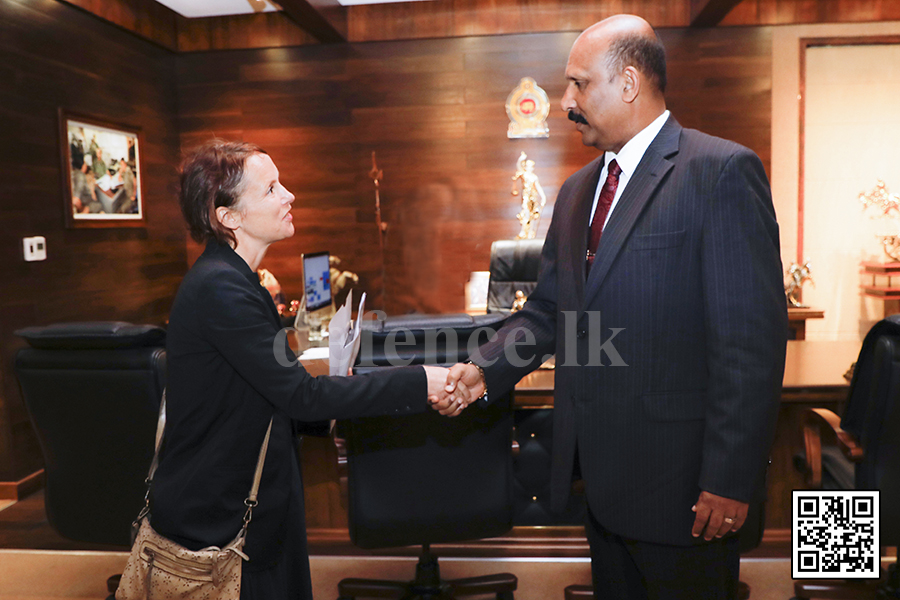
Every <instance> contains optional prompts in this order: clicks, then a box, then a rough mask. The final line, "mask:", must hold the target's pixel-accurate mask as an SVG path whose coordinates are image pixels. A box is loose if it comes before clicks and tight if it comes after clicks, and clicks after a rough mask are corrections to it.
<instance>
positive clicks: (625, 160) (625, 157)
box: [588, 111, 669, 229]
mask: <svg viewBox="0 0 900 600" xmlns="http://www.w3.org/2000/svg"><path fill="white" fill-rule="evenodd" d="M668 118H669V111H665V112H663V114H661V115H659V116H658V117H656V119H655V120H654V121H653V122H652V123H650V124H649V125H647V126H646V127H644V128H643V129H642V130H641V131H640V133H638V134H637V135H635V136H634V137H633V138H631V139H630V140H628V143H626V144H625V145H624V146H622V149H621V150H619V153H618V154H614V153H612V152H607V153H606V157H605V160H604V161H603V169H602V170H601V171H600V181H599V182H597V189H596V190H595V191H594V204H593V206H592V207H591V218H590V219H589V220H588V223H591V221H593V219H594V211H596V210H597V202H598V201H599V200H600V190H602V189H603V184H604V183H605V182H606V175H607V170H608V168H609V163H610V162H612V161H613V160H615V161H616V163H618V165H619V168H620V169H622V172H621V173H619V186H618V187H617V188H616V195H615V197H614V198H613V202H612V205H610V207H609V212H608V213H607V214H606V221H604V222H603V228H604V229H606V224H607V223H609V218H610V217H611V216H612V214H613V211H614V210H615V209H616V205H617V204H618V203H619V198H621V197H622V192H623V191H624V190H625V186H627V185H628V181H629V180H630V179H631V175H632V174H633V173H634V171H635V169H637V167H638V165H639V164H640V163H641V159H642V158H644V153H645V152H647V148H649V147H650V144H651V143H652V142H653V140H654V139H656V136H657V135H659V131H660V130H661V129H662V126H663V125H665V123H666V120H667V119H668ZM589 226H590V225H589Z"/></svg>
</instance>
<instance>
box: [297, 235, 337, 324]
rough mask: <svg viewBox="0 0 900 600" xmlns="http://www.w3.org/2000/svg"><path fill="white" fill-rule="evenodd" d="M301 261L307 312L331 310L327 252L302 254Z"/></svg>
mask: <svg viewBox="0 0 900 600" xmlns="http://www.w3.org/2000/svg"><path fill="white" fill-rule="evenodd" d="M302 261H303V290H304V295H305V296H306V311H307V313H309V314H310V315H312V314H313V313H315V312H317V311H324V310H325V309H327V310H331V268H330V266H329V265H328V252H327V251H325V252H315V253H313V254H304V255H302Z"/></svg>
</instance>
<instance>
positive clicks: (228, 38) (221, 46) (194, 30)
mask: <svg viewBox="0 0 900 600" xmlns="http://www.w3.org/2000/svg"><path fill="white" fill-rule="evenodd" d="M306 44H318V40H316V38H314V37H313V36H311V35H310V34H308V33H306V32H305V31H303V30H302V29H300V27H298V26H297V25H296V23H294V22H293V21H291V20H290V19H288V18H287V17H285V16H284V15H283V14H282V13H278V12H266V13H256V14H251V15H234V16H227V17H208V18H205V19H186V18H184V17H181V16H180V15H179V16H178V51H179V52H198V51H206V50H229V49H244V48H278V47H282V46H304V45H306Z"/></svg>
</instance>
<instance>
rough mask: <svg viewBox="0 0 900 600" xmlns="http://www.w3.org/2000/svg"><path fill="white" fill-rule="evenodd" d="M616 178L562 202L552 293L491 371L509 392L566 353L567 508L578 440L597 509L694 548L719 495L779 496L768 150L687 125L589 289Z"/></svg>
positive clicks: (618, 215) (666, 135) (636, 184)
mask: <svg viewBox="0 0 900 600" xmlns="http://www.w3.org/2000/svg"><path fill="white" fill-rule="evenodd" d="M601 166H602V157H600V158H599V159H597V160H595V161H593V162H592V163H590V164H589V165H587V166H586V167H584V168H583V169H581V170H580V171H578V172H577V173H576V174H574V175H573V176H572V177H570V178H569V179H568V180H567V181H566V182H565V184H564V185H563V186H562V188H561V189H560V192H559V196H558V198H557V201H556V205H555V207H554V211H553V220H552V222H551V224H550V229H549V232H548V235H547V239H546V242H545V244H544V249H543V255H542V265H541V272H540V275H539V281H538V285H537V287H536V288H535V290H534V291H533V292H532V294H531V295H530V296H529V299H528V302H527V303H526V305H525V308H524V309H523V310H521V311H519V312H518V313H516V314H515V315H513V316H512V317H511V318H510V319H509V321H508V322H507V324H506V325H505V326H504V327H503V329H502V330H501V332H500V336H499V338H498V339H497V340H496V341H494V342H492V343H490V344H488V345H486V346H483V347H482V348H481V351H480V354H481V356H480V357H476V359H475V360H476V362H479V363H480V364H482V365H483V366H485V369H484V370H485V377H486V380H487V386H488V391H489V393H490V395H499V394H503V393H505V392H506V391H507V390H509V389H511V388H512V387H513V386H514V385H515V383H516V382H517V381H518V380H519V379H520V378H521V377H522V376H523V375H525V374H526V373H528V372H529V371H531V370H532V369H534V368H536V367H537V366H538V365H539V364H540V361H541V360H542V359H543V358H544V357H545V356H546V355H549V354H552V353H553V352H556V355H557V357H556V365H557V367H556V389H555V394H554V402H555V404H554V407H555V410H554V438H553V443H554V448H553V469H554V471H553V474H552V482H551V504H552V506H553V507H554V508H555V509H560V508H562V507H563V506H564V505H565V502H566V500H567V499H568V494H569V490H570V488H571V477H572V471H573V460H574V456H575V449H576V441H577V447H578V454H579V460H580V465H581V471H582V475H583V477H584V481H585V492H586V496H587V500H588V503H589V506H590V508H591V511H592V512H593V513H594V515H595V516H596V517H597V518H598V519H599V521H600V522H601V523H602V524H603V525H604V526H605V527H606V528H607V529H609V530H610V531H613V532H615V533H617V534H620V535H623V536H625V537H628V538H632V539H637V540H643V541H649V542H657V543H666V544H678V545H687V544H692V543H696V540H694V538H692V536H691V526H692V524H693V521H694V513H693V512H692V511H691V506H692V505H693V504H694V502H695V501H696V500H697V497H698V495H699V493H700V491H701V490H706V491H709V492H712V493H714V494H719V495H721V496H726V497H729V498H734V499H737V500H741V501H744V502H749V501H751V500H753V499H756V498H758V496H759V494H760V493H763V492H764V487H763V481H764V473H765V466H766V461H767V457H768V452H769V449H770V446H771V443H772V440H773V437H774V428H775V419H776V416H777V411H778V405H779V398H780V391H781V383H782V377H783V372H784V355H785V345H786V338H787V330H788V326H787V310H786V306H785V296H784V288H783V280H782V269H781V258H780V254H779V239H778V225H777V223H776V221H775V211H774V208H773V205H772V199H771V194H770V191H769V184H768V181H767V179H766V174H765V171H764V170H763V166H762V164H761V163H760V160H759V158H757V156H756V155H755V154H753V153H752V152H751V151H750V150H748V149H746V148H743V147H741V146H739V145H737V144H734V143H732V142H728V141H725V140H721V139H718V138H714V137H711V136H708V135H705V134H702V133H700V132H698V131H694V130H689V129H682V127H681V126H680V125H679V124H678V123H677V122H676V121H675V119H674V118H671V117H670V118H669V120H668V121H667V122H666V124H665V125H664V126H663V128H662V130H661V131H660V133H659V135H657V137H656V139H654V141H653V142H652V143H651V145H650V147H649V148H648V149H647V152H646V153H645V155H644V157H643V159H642V160H641V163H640V165H639V166H638V167H637V169H636V171H635V173H634V174H633V175H632V177H631V180H630V182H629V184H628V187H626V188H625V191H624V192H623V194H622V197H621V198H620V200H619V203H618V205H617V207H616V208H615V210H614V211H613V213H612V216H611V218H610V220H609V222H608V224H607V227H606V229H605V231H604V233H603V236H602V238H601V240H600V245H599V248H598V251H597V256H596V259H595V262H594V265H593V267H592V268H591V270H590V275H589V277H587V279H586V278H585V249H586V247H587V239H588V238H587V236H588V223H589V213H590V209H591V203H592V200H593V194H594V190H595V186H596V184H597V181H598V178H599V171H600V168H601ZM589 311H590V313H591V314H589ZM521 327H524V328H527V329H529V330H531V332H532V333H533V334H534V336H535V338H534V339H535V343H534V344H533V345H527V344H526V345H525V346H520V347H519V348H518V349H519V354H520V355H522V356H523V357H525V355H526V353H525V351H524V349H525V348H528V349H529V350H531V351H532V352H533V353H534V354H535V356H534V358H532V359H530V360H518V361H512V360H510V359H509V356H510V354H509V352H508V351H506V352H505V351H504V349H505V347H506V346H507V345H508V344H509V343H510V342H512V341H515V340H516V339H519V338H521V339H524V338H523V337H522V334H521V333H516V328H521ZM510 350H511V348H510ZM592 352H593V357H592V356H591V353H592ZM592 358H593V360H591V359H592ZM598 358H599V361H600V364H602V366H600V365H598V364H597V359H598ZM492 361H495V362H493V363H492ZM489 363H492V364H491V365H490V366H488V365H489ZM515 363H518V364H515ZM589 363H590V364H591V365H594V366H583V365H588V364H589ZM579 365H582V366H579ZM613 365H619V366H613Z"/></svg>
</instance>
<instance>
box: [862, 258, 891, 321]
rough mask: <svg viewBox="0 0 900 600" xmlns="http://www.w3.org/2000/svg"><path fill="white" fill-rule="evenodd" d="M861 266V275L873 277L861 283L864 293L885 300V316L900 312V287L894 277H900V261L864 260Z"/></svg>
mask: <svg viewBox="0 0 900 600" xmlns="http://www.w3.org/2000/svg"><path fill="white" fill-rule="evenodd" d="M859 267H860V269H859V274H860V275H863V276H864V277H865V278H869V277H871V278H872V279H871V281H866V282H864V283H861V284H860V286H859V289H860V292H861V293H862V295H863V296H868V297H870V298H877V299H879V300H882V301H884V316H887V315H892V314H894V313H897V312H900V287H897V285H895V283H894V278H896V277H900V262H891V263H882V262H867V261H863V262H862V263H860V266H859Z"/></svg>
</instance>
